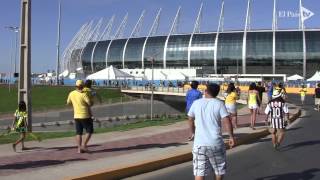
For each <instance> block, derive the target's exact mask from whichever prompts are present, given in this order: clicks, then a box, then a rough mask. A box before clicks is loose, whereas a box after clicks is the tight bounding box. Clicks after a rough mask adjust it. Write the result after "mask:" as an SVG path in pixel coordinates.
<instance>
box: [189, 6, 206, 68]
mask: <svg viewBox="0 0 320 180" xmlns="http://www.w3.org/2000/svg"><path fill="white" fill-rule="evenodd" d="M202 7H203V3H201V5H200V9H199V12H198V16H197V19H196V22H195V24H194V28H193V31H192V34H191V36H190V40H189V45H188V68H190V60H191V45H192V39H193V35H194V33H196V32H197V33H200V25H201V18H202Z"/></svg>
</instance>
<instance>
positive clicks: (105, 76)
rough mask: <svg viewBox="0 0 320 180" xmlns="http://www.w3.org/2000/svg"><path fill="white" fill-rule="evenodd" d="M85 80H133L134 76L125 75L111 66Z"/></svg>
mask: <svg viewBox="0 0 320 180" xmlns="http://www.w3.org/2000/svg"><path fill="white" fill-rule="evenodd" d="M87 79H92V80H121V79H134V76H132V75H130V74H128V73H125V72H123V71H121V70H119V69H117V68H114V67H113V66H109V67H107V68H105V69H103V70H101V71H98V72H96V73H94V74H91V75H89V76H87Z"/></svg>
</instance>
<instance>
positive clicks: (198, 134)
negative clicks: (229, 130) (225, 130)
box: [188, 98, 229, 147]
mask: <svg viewBox="0 0 320 180" xmlns="http://www.w3.org/2000/svg"><path fill="white" fill-rule="evenodd" d="M188 116H189V117H192V118H194V124H195V127H196V130H195V135H194V144H193V145H194V147H196V146H211V147H214V146H221V145H223V138H222V130H221V119H222V118H225V117H227V116H229V113H228V112H227V110H226V107H225V105H224V102H222V101H220V100H218V99H216V98H202V99H199V100H196V101H195V102H194V103H193V104H192V106H191V108H190V110H189V112H188Z"/></svg>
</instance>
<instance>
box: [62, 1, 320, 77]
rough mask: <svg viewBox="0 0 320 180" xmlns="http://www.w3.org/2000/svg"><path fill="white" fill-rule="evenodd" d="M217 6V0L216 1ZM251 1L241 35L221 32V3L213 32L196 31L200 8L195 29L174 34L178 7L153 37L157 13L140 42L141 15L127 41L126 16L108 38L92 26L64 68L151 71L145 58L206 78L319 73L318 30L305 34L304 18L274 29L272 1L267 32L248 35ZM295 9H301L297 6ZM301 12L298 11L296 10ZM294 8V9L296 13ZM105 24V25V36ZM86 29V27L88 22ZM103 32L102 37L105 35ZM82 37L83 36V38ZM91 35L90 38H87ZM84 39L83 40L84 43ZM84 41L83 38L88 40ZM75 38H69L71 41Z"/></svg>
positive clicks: (319, 43) (111, 20)
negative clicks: (165, 27)
mask: <svg viewBox="0 0 320 180" xmlns="http://www.w3.org/2000/svg"><path fill="white" fill-rule="evenodd" d="M222 2H223V1H222ZM250 2H251V0H248V7H247V16H246V21H245V28H244V30H243V31H223V28H222V27H221V26H222V24H223V23H222V19H223V13H224V12H223V11H224V10H223V9H224V3H222V6H221V13H220V18H219V25H218V29H217V31H216V32H200V22H201V13H202V5H201V7H200V9H199V13H198V17H197V19H196V22H195V27H194V30H193V32H192V33H190V34H177V33H176V32H175V29H176V28H177V23H176V21H177V19H178V18H179V13H180V7H179V9H178V11H177V14H176V17H175V18H174V20H173V24H172V26H171V29H170V32H169V33H168V35H165V36H164V35H162V36H159V35H155V33H154V32H155V31H156V28H155V27H156V26H158V24H157V23H159V14H160V12H161V9H160V10H159V11H158V14H157V16H156V18H155V20H154V23H153V25H152V27H151V29H150V32H149V34H148V35H147V36H145V37H136V36H135V34H137V32H138V29H139V27H140V28H141V20H142V19H143V17H144V11H143V12H142V14H141V16H140V18H139V20H138V22H137V24H136V26H135V28H134V29H133V31H132V33H131V35H130V36H129V38H121V36H120V34H121V31H123V29H124V26H125V23H126V19H127V16H125V17H124V19H123V21H122V23H121V24H120V26H119V28H118V30H117V32H116V34H115V35H114V36H113V37H112V38H110V37H109V38H108V37H107V38H105V40H102V39H104V38H103V37H106V35H105V34H106V33H102V35H101V37H99V35H95V34H96V29H97V28H100V26H101V23H100V24H99V23H98V24H97V25H96V26H95V28H93V30H91V31H90V30H88V29H90V28H87V27H88V25H86V27H83V28H82V30H81V32H82V33H80V35H78V39H79V36H80V37H81V38H82V39H85V40H84V41H83V42H82V44H84V45H82V46H79V45H77V44H76V43H74V44H75V45H73V47H72V48H69V49H67V51H66V53H65V56H67V55H68V53H69V56H70V58H69V60H67V61H66V60H65V62H67V65H65V67H67V69H68V70H69V71H71V72H72V71H75V70H77V69H81V72H82V73H84V74H85V75H88V74H92V73H94V72H97V71H100V70H102V69H104V68H106V67H108V66H111V65H112V66H114V67H116V68H118V69H147V68H151V61H150V57H152V58H154V61H152V62H153V65H154V68H157V69H196V71H197V76H203V75H206V74H285V75H293V74H299V75H303V76H304V77H305V78H308V77H310V76H312V75H313V74H314V73H315V72H316V71H317V70H320V29H306V28H305V27H304V21H303V20H304V19H303V17H301V18H300V19H302V20H301V21H300V28H299V29H291V30H279V29H277V28H276V27H277V21H276V18H275V17H276V10H275V6H276V0H274V18H273V22H272V29H270V30H251V28H250V22H249V21H250V17H249V15H250V14H251V13H250V11H251V6H250ZM300 6H301V4H300ZM301 7H302V6H301ZM301 7H300V10H301ZM113 19H114V17H113V18H111V19H110V21H109V23H108V25H107V26H106V30H105V31H106V32H107V34H109V33H110V29H111V28H110V22H111V23H113ZM91 24H92V23H91ZM105 31H104V32H105ZM83 32H85V33H83ZM92 36H95V38H90V37H92ZM86 37H87V38H86ZM88 37H89V38H88ZM76 39H77V38H75V41H76Z"/></svg>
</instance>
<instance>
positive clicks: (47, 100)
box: [0, 86, 123, 115]
mask: <svg viewBox="0 0 320 180" xmlns="http://www.w3.org/2000/svg"><path fill="white" fill-rule="evenodd" d="M74 89H75V88H74V87H67V86H33V87H32V90H31V99H32V108H33V111H44V110H48V109H59V108H65V107H67V106H66V101H67V97H68V94H69V92H71V91H72V90H74ZM97 93H98V94H99V95H100V96H101V98H102V102H109V99H117V98H118V99H120V97H123V94H122V93H121V92H120V90H118V89H107V88H99V89H97ZM0 99H1V103H0V115H1V114H5V113H14V111H15V109H16V108H17V101H18V100H17V87H16V86H12V87H11V92H9V90H8V87H7V86H0ZM114 101H115V100H113V101H112V102H114Z"/></svg>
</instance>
